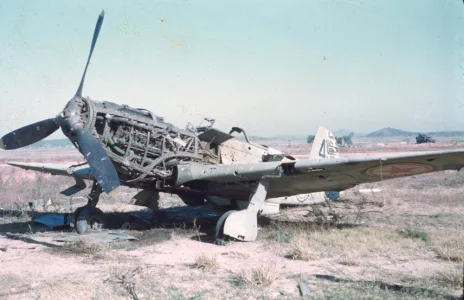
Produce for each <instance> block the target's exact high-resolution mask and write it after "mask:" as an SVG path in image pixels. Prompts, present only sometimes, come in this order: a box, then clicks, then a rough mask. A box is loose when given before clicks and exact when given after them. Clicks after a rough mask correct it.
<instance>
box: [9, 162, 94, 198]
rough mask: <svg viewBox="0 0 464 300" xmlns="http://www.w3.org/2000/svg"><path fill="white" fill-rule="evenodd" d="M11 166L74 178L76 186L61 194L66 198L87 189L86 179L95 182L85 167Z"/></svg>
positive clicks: (29, 164) (27, 164)
mask: <svg viewBox="0 0 464 300" xmlns="http://www.w3.org/2000/svg"><path fill="white" fill-rule="evenodd" d="M6 163H7V164H8V165H10V166H14V167H18V168H21V169H25V170H33V171H37V172H42V173H46V174H51V175H61V176H68V177H73V178H74V180H75V181H76V184H75V185H74V186H72V187H70V188H68V189H66V190H64V191H62V192H61V193H62V194H63V195H66V196H71V195H73V194H75V193H77V192H79V191H81V190H83V189H85V188H86V184H85V182H84V179H90V180H95V175H94V174H93V173H92V171H91V169H90V168H89V167H88V166H85V167H77V168H74V167H63V166H62V165H54V164H40V163H20V162H6Z"/></svg>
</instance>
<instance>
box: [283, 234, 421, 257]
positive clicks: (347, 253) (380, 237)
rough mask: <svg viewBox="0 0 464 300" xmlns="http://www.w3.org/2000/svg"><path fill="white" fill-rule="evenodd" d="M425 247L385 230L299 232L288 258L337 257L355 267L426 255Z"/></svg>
mask: <svg viewBox="0 0 464 300" xmlns="http://www.w3.org/2000/svg"><path fill="white" fill-rule="evenodd" d="M426 248H427V245H426V244H424V243H422V242H419V241H418V240H417V239H404V238H402V237H401V236H399V235H398V234H397V233H396V232H394V231H392V230H390V229H386V228H368V227H360V228H356V229H341V230H335V229H327V230H324V229H319V230H312V231H305V230H300V231H299V232H298V234H297V237H295V239H294V241H293V242H292V243H291V245H290V249H288V251H289V256H290V257H291V258H293V259H297V260H306V261H308V260H317V259H324V258H337V257H338V259H339V262H340V263H341V264H346V265H359V264H361V263H362V262H363V261H364V260H365V258H366V257H372V256H373V255H375V256H383V257H386V258H388V259H390V258H393V257H397V256H402V255H411V254H417V253H419V252H420V251H422V252H423V253H424V254H426V252H427V251H426Z"/></svg>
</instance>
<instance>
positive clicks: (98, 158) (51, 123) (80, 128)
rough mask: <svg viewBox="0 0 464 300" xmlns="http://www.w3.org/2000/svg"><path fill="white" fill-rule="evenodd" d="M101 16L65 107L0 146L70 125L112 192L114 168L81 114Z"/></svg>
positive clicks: (5, 138) (15, 146) (116, 184)
mask: <svg viewBox="0 0 464 300" xmlns="http://www.w3.org/2000/svg"><path fill="white" fill-rule="evenodd" d="M104 16H105V12H104V11H102V12H101V14H100V15H99V17H98V20H97V24H96V26H95V30H94V34H93V39H92V44H91V47H90V52H89V57H88V58H87V63H86V65H85V69H84V73H83V74H82V78H81V81H80V84H79V87H78V89H77V91H76V94H75V95H74V97H73V98H72V99H71V100H69V102H68V103H67V105H66V107H65V109H64V110H63V111H62V112H61V113H60V114H59V115H57V116H56V117H55V118H50V119H46V120H43V121H39V122H37V123H34V124H30V125H27V126H24V127H22V128H20V129H17V130H15V131H12V132H10V133H8V134H6V135H4V136H3V137H2V138H1V139H0V148H1V149H4V150H12V149H18V148H22V147H26V146H28V145H31V144H34V143H36V142H38V141H40V140H42V139H44V138H46V137H47V136H49V135H51V134H52V133H54V132H55V131H56V130H58V129H59V128H62V130H63V132H64V131H66V132H68V130H69V129H70V133H71V135H72V138H73V139H75V142H76V143H77V145H78V146H79V149H80V151H81V153H82V154H83V155H84V157H85V159H86V161H87V163H88V164H89V166H90V169H91V170H92V172H93V174H95V177H96V179H97V181H98V183H99V184H100V186H101V187H102V189H103V191H105V192H106V193H108V194H111V195H113V194H114V193H115V191H116V189H117V188H118V187H119V177H118V174H117V172H116V169H115V167H114V165H113V162H112V161H111V159H110V158H109V156H108V154H107V153H106V151H105V149H104V148H103V147H102V145H101V144H100V143H99V142H98V140H97V139H95V138H94V137H93V136H92V134H91V133H90V132H89V131H88V130H87V129H86V128H85V127H84V122H83V120H82V119H81V115H80V114H81V107H82V105H83V103H84V101H82V88H83V86H84V80H85V75H86V73H87V68H88V66H89V63H90V59H91V57H92V54H93V50H94V48H95V44H96V43H97V39H98V35H99V33H100V28H101V26H102V23H103V18H104ZM68 137H69V136H68Z"/></svg>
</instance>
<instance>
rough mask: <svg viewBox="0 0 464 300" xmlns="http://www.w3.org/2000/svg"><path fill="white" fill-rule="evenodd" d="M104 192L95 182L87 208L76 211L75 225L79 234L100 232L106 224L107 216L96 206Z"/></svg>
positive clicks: (83, 207)
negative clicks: (93, 231)
mask: <svg viewBox="0 0 464 300" xmlns="http://www.w3.org/2000/svg"><path fill="white" fill-rule="evenodd" d="M101 192H102V187H101V186H100V185H99V184H98V182H96V181H94V183H93V184H92V189H91V190H90V194H89V195H88V196H87V199H88V202H87V205H86V206H82V207H79V208H78V209H76V210H75V211H74V215H73V224H74V228H75V229H76V231H77V233H79V234H84V233H88V232H90V231H92V230H99V229H101V228H102V227H103V226H104V224H105V215H104V214H103V212H102V211H101V210H100V209H98V208H97V207H96V206H97V204H98V200H99V198H100V194H101Z"/></svg>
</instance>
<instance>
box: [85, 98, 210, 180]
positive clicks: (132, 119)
mask: <svg viewBox="0 0 464 300" xmlns="http://www.w3.org/2000/svg"><path fill="white" fill-rule="evenodd" d="M83 101H85V102H86V106H88V108H89V109H88V110H87V112H85V115H86V117H87V120H86V121H87V122H89V123H90V126H89V127H90V128H92V127H93V124H94V128H95V131H96V133H97V134H98V138H99V139H100V141H102V142H103V145H104V147H105V148H106V151H107V153H108V155H109V156H110V158H111V159H112V160H113V161H114V162H115V165H116V168H117V169H118V171H119V172H120V179H121V182H124V183H125V184H127V185H129V186H131V185H134V184H135V183H137V184H138V185H139V184H140V183H143V182H145V183H146V184H147V186H148V185H150V186H152V185H153V183H154V182H156V185H157V188H161V187H162V186H163V185H165V184H167V185H168V186H169V185H170V181H172V180H173V175H175V174H174V172H175V166H177V165H179V164H182V163H184V162H185V163H187V162H190V163H191V162H200V161H202V160H203V155H202V151H201V149H200V147H201V145H200V143H199V141H198V137H197V136H196V134H195V132H193V131H189V130H183V129H179V128H177V127H175V126H173V125H171V124H168V123H165V122H164V119H163V118H161V117H158V116H155V115H154V114H152V113H151V112H150V111H148V110H145V109H138V108H131V107H129V106H127V105H117V104H115V103H111V102H96V101H92V100H89V99H83ZM93 116H94V117H93ZM93 122H94V123H93ZM92 123H93V124H92ZM171 183H172V182H171Z"/></svg>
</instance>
